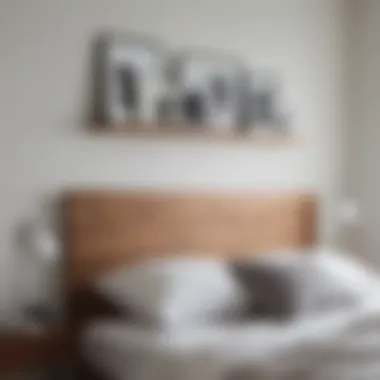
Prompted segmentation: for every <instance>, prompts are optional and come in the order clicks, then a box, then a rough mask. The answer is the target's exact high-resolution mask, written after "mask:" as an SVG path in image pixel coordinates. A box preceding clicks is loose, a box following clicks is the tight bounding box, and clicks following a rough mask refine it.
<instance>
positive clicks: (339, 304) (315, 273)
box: [232, 255, 358, 319]
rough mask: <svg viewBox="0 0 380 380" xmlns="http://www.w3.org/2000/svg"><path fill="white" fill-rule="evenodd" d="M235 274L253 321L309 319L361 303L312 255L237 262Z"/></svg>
mask: <svg viewBox="0 0 380 380" xmlns="http://www.w3.org/2000/svg"><path fill="white" fill-rule="evenodd" d="M232 270H233V272H234V273H235V276H236V278H237V280H238V282H239V283H240V285H241V286H242V287H243V289H244V290H245V292H246V294H247V296H248V299H249V302H250V305H249V315H248V316H249V317H250V318H252V317H253V318H257V317H261V318H275V319H287V318H290V317H306V316H312V315H316V314H320V313H327V312H330V311H334V310H339V309H342V308H346V307H351V306H353V305H355V304H356V302H357V301H358V297H356V296H355V294H352V292H350V291H349V290H348V289H347V286H345V284H344V283H342V282H341V281H339V279H337V278H336V277H335V276H334V275H333V274H332V273H330V272H329V271H328V270H326V268H325V267H324V266H323V265H320V264H319V261H318V259H316V258H315V257H314V258H313V257H312V256H309V255H307V256H300V257H299V258H296V259H295V258H294V257H293V256H292V257H291V258H289V260H287V259H285V260H284V259H283V258H281V259H278V260H276V259H270V260H265V259H264V260H258V261H252V260H246V261H238V262H235V263H233V264H232Z"/></svg>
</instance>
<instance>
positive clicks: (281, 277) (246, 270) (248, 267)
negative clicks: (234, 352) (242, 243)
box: [232, 261, 299, 319]
mask: <svg viewBox="0 0 380 380" xmlns="http://www.w3.org/2000/svg"><path fill="white" fill-rule="evenodd" d="M232 270H233V272H234V273H235V276H236V278H237V280H238V282H239V283H240V285H241V286H242V288H243V289H244V291H245V292H246V295H247V298H248V300H249V301H248V302H249V303H250V305H249V307H248V310H249V314H248V316H249V317H254V318H266V319H267V318H274V319H285V318H288V317H290V316H293V315H294V314H295V313H296V311H297V307H298V299H297V297H296V294H297V288H298V286H299V278H298V276H297V275H296V272H297V267H296V266H295V265H279V264H277V265H273V263H268V262H252V261H239V262H235V263H233V264H232Z"/></svg>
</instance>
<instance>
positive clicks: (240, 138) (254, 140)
mask: <svg viewBox="0 0 380 380" xmlns="http://www.w3.org/2000/svg"><path fill="white" fill-rule="evenodd" d="M94 132H95V133H96V134H97V135H101V136H111V137H120V138H122V137H136V138H159V139H173V138H175V139H184V140H198V141H225V142H242V143H250V144H253V145H258V146H260V145H264V146H271V145H274V146H281V145H288V144H292V143H294V142H295V141H296V140H297V139H296V137H295V136H294V135H293V134H291V133H283V132H276V131H266V130H264V128H262V129H259V128H257V131H256V132H249V133H230V132H217V131H215V130H213V129H212V128H204V127H196V126H194V127H192V129H190V128H189V127H183V126H169V127H168V126H166V125H165V126H163V125H146V124H131V125H115V126H96V127H95V128H94Z"/></svg>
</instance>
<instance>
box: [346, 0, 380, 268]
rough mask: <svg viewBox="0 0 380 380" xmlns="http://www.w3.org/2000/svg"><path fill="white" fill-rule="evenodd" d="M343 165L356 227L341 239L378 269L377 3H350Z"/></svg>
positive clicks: (379, 59)
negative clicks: (354, 202)
mask: <svg viewBox="0 0 380 380" xmlns="http://www.w3.org/2000/svg"><path fill="white" fill-rule="evenodd" d="M349 26H350V28H349V45H348V47H349V50H348V51H349V55H348V57H347V62H348V63H349V66H348V74H349V79H350V80H349V82H348V87H347V94H348V99H347V100H348V106H349V107H348V111H349V112H348V123H347V147H348V149H347V150H346V152H345V153H346V160H345V162H346V165H345V176H344V188H343V191H344V192H345V193H347V194H348V195H349V196H351V197H352V198H356V199H357V201H358V205H359V207H360V211H361V215H360V223H359V225H358V226H357V227H355V228H352V229H351V230H349V231H348V233H347V235H346V244H347V245H348V246H349V247H350V248H352V249H353V250H355V251H356V252H357V254H358V255H360V256H361V257H363V258H365V259H367V260H369V261H371V262H372V263H374V264H376V265H377V266H379V265H380V250H379V247H380V233H379V231H380V201H379V200H380V175H379V163H380V127H379V126H380V75H379V73H380V38H379V36H380V2H379V1H378V0H360V1H355V0H351V1H350V18H349Z"/></svg>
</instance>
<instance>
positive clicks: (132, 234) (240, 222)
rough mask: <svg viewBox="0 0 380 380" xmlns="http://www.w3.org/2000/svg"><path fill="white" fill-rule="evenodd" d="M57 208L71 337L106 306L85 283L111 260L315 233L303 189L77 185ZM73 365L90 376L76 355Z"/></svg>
mask: <svg viewBox="0 0 380 380" xmlns="http://www.w3.org/2000/svg"><path fill="white" fill-rule="evenodd" d="M63 213H64V227H65V228H64V229H65V233H66V255H67V256H66V257H67V273H66V279H67V296H68V311H69V315H68V317H69V320H68V322H69V327H70V329H72V330H73V332H74V336H76V337H78V338H79V336H80V334H79V333H77V332H78V329H81V328H82V327H83V326H84V325H85V324H86V323H87V321H88V320H89V319H93V318H94V317H99V316H105V315H107V316H108V315H109V313H110V312H111V313H113V312H114V310H112V305H109V304H107V302H106V301H105V300H104V299H101V298H100V297H99V296H98V295H97V294H96V292H93V289H92V288H93V286H92V283H93V281H94V280H95V279H96V278H98V277H99V276H101V275H103V274H105V273H106V272H107V271H109V270H111V269H113V268H115V267H117V266H120V265H123V264H128V263H134V262H136V261H140V260H144V259H149V258H153V257H154V258H157V257H165V256H169V255H171V256H174V255H175V256H176V257H178V256H182V257H185V256H187V255H200V254H206V255H216V256H218V257H225V258H231V259H233V258H238V257H243V256H254V255H258V254H263V253H265V252H267V251H269V250H276V249H298V248H304V247H309V246H311V245H312V244H313V243H314V240H315V219H316V218H315V213H316V201H315V198H314V197H313V196H312V195H307V194H269V195H252V194H247V193H245V194H233V195H231V194H225V193H215V194H212V193H205V194H199V193H188V194H173V193H142V192H129V191H123V190H103V191H101V190H90V191H84V190H82V191H73V192H70V193H67V194H66V196H65V201H64V206H63ZM78 347H79V346H78ZM77 356H78V358H80V354H79V352H78V355H77ZM76 372H77V378H81V379H95V378H97V376H95V375H96V374H95V373H94V372H93V371H92V369H91V368H90V367H89V366H87V365H86V363H85V361H82V360H81V359H79V361H78V365H77V369H76Z"/></svg>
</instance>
